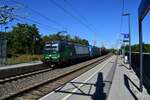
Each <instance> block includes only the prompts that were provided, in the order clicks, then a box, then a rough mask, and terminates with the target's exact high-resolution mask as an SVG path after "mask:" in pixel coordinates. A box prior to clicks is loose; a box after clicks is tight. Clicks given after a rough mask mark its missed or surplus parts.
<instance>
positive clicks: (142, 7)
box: [139, 0, 150, 21]
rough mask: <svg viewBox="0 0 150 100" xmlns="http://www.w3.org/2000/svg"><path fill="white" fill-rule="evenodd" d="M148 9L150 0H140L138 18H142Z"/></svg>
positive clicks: (149, 8)
mask: <svg viewBox="0 0 150 100" xmlns="http://www.w3.org/2000/svg"><path fill="white" fill-rule="evenodd" d="M149 10H150V0H142V1H141V3H140V6H139V20H141V21H142V20H143V19H144V17H145V16H146V15H147V13H148V11H149Z"/></svg>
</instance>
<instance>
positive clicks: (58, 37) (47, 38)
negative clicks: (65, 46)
mask: <svg viewBox="0 0 150 100" xmlns="http://www.w3.org/2000/svg"><path fill="white" fill-rule="evenodd" d="M55 40H64V41H71V42H74V43H79V44H83V45H88V44H89V43H88V41H87V40H85V39H81V38H79V37H78V36H75V37H73V38H71V36H70V35H60V34H59V33H56V34H52V35H49V36H44V37H43V41H44V42H46V41H55Z"/></svg>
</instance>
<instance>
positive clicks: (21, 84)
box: [0, 55, 111, 100]
mask: <svg viewBox="0 0 150 100" xmlns="http://www.w3.org/2000/svg"><path fill="white" fill-rule="evenodd" d="M110 56H111V55H107V56H103V57H100V58H96V59H92V60H89V61H86V62H83V63H80V64H76V65H72V66H70V67H65V68H59V69H55V70H49V71H46V72H43V73H38V74H33V75H29V76H26V77H21V78H18V79H15V80H10V81H6V82H3V83H1V84H0V99H10V100H22V99H23V100H34V99H38V98H40V97H42V96H44V95H46V94H47V93H49V92H50V91H52V90H54V89H55V88H57V87H59V86H60V85H62V84H64V83H66V82H68V81H69V80H71V79H73V78H75V77H77V76H79V75H80V74H82V73H83V72H85V71H87V70H89V69H91V68H92V67H94V66H96V65H97V64H99V63H100V62H102V61H103V60H104V59H107V58H108V57H110Z"/></svg>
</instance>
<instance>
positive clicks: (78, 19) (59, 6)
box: [48, 0, 95, 33]
mask: <svg viewBox="0 0 150 100" xmlns="http://www.w3.org/2000/svg"><path fill="white" fill-rule="evenodd" d="M48 1H50V2H51V3H52V4H54V5H55V6H56V7H58V8H59V9H61V10H62V11H64V12H65V13H66V14H67V15H69V16H71V17H72V18H73V19H74V20H76V21H77V22H79V23H80V24H81V25H83V26H84V27H86V28H87V29H88V30H90V31H91V32H93V33H95V32H94V30H93V29H91V27H89V25H87V24H86V23H84V22H83V21H82V20H81V19H80V18H78V17H76V16H75V15H74V14H72V13H71V12H70V11H68V10H66V9H65V8H64V7H63V6H61V5H60V4H58V3H57V2H56V1H54V0H48Z"/></svg>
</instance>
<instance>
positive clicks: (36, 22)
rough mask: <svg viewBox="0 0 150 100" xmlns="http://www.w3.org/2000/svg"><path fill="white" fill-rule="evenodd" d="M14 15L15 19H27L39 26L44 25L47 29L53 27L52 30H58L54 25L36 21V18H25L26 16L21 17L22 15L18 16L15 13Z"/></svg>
mask: <svg viewBox="0 0 150 100" xmlns="http://www.w3.org/2000/svg"><path fill="white" fill-rule="evenodd" d="M15 16H16V18H15V19H17V20H23V19H24V20H28V21H30V22H33V23H34V24H38V25H39V26H41V25H42V26H45V27H47V28H49V29H53V30H58V28H55V27H52V26H49V25H47V24H43V23H40V22H38V21H36V20H33V19H31V18H26V17H22V16H19V15H15Z"/></svg>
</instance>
